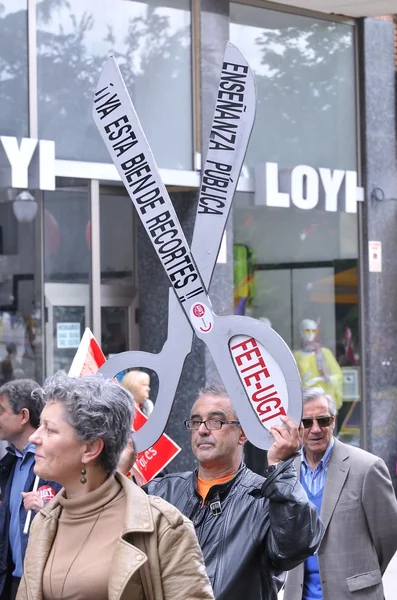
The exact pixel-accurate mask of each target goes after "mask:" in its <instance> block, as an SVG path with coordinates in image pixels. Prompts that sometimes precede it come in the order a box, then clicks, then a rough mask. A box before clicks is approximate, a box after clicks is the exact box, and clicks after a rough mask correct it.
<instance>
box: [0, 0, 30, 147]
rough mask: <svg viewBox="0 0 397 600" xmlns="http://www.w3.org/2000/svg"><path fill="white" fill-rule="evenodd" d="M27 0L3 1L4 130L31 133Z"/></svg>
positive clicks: (0, 97) (0, 101)
mask: <svg viewBox="0 0 397 600" xmlns="http://www.w3.org/2000/svg"><path fill="white" fill-rule="evenodd" d="M27 36H28V33H27V0H2V1H1V2H0V39H1V45H0V106H1V111H0V133H1V135H12V136H20V137H27V135H28V87H27V85H28V63H27V60H28V56H27V47H28V44H27Z"/></svg>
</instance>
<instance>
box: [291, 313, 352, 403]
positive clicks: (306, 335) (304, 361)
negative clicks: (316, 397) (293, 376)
mask: <svg viewBox="0 0 397 600" xmlns="http://www.w3.org/2000/svg"><path fill="white" fill-rule="evenodd" d="M299 331H300V335H301V341H302V345H301V349H300V350H296V351H295V352H294V356H295V360H296V363H297V365H298V369H299V373H300V376H301V378H302V387H303V389H308V388H312V387H315V386H321V387H322V388H323V390H324V392H325V393H326V394H329V395H330V396H332V397H333V398H334V401H335V406H336V409H337V410H339V408H340V407H341V406H342V402H343V396H342V384H343V373H342V370H341V368H340V366H339V364H338V362H337V360H336V358H335V356H334V355H333V353H332V352H331V350H329V348H324V347H323V346H321V344H320V343H319V342H317V341H316V337H317V333H318V328H317V323H316V322H315V321H313V320H312V319H303V321H302V322H301V324H300V328H299Z"/></svg>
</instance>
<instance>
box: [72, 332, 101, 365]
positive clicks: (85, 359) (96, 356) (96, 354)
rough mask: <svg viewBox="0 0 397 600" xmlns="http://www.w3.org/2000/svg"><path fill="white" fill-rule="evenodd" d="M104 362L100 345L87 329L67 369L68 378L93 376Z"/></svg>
mask: <svg viewBox="0 0 397 600" xmlns="http://www.w3.org/2000/svg"><path fill="white" fill-rule="evenodd" d="M105 362H106V358H105V355H104V353H103V352H102V350H101V347H100V345H99V344H98V342H97V341H96V339H95V338H94V335H93V333H92V331H91V330H90V329H89V328H88V327H87V328H86V330H85V331H84V334H83V337H82V338H81V341H80V344H79V347H78V348H77V352H76V355H75V357H74V359H73V362H72V364H71V367H70V369H69V376H70V377H84V375H95V373H96V372H97V371H98V369H99V367H101V366H102V365H103V364H104V363H105Z"/></svg>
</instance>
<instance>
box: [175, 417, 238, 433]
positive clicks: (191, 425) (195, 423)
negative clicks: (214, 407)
mask: <svg viewBox="0 0 397 600" xmlns="http://www.w3.org/2000/svg"><path fill="white" fill-rule="evenodd" d="M184 423H185V427H186V429H190V430H192V429H193V430H196V429H199V428H200V425H201V424H202V423H204V425H205V426H206V428H207V429H209V430H211V429H221V428H222V425H240V421H221V420H220V419H207V420H206V421H199V419H187V420H186V421H185V422H184Z"/></svg>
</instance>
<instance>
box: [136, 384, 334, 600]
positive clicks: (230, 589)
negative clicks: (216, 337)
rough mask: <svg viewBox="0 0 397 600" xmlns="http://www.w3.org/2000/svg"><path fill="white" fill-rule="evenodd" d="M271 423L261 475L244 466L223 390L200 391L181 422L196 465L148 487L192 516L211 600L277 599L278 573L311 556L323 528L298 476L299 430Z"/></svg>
mask: <svg viewBox="0 0 397 600" xmlns="http://www.w3.org/2000/svg"><path fill="white" fill-rule="evenodd" d="M282 421H283V423H284V426H274V427H273V428H272V429H271V434H272V436H273V438H274V442H273V445H272V446H271V447H270V449H269V451H268V468H267V470H266V472H265V477H261V476H260V475H257V474H255V473H253V472H252V471H250V470H249V469H248V468H247V467H246V466H245V465H244V463H243V447H244V444H245V442H246V441H247V438H246V436H245V434H244V432H243V430H242V429H241V426H240V423H239V421H238V420H237V418H236V413H235V411H234V409H233V407H232V403H231V401H230V399H229V397H228V395H227V392H226V390H225V389H224V388H222V387H218V386H209V387H207V388H204V389H203V390H201V391H200V393H199V396H198V398H197V400H196V402H195V403H194V405H193V408H192V411H191V416H190V419H188V420H187V421H185V426H186V428H187V429H189V430H190V431H191V433H192V450H193V453H194V455H195V456H196V458H197V460H198V463H199V467H198V469H197V470H196V471H194V472H188V473H177V474H175V473H174V474H168V475H166V476H165V477H163V478H157V479H154V480H153V481H151V482H150V483H149V484H148V485H147V486H146V491H147V492H148V493H150V494H154V495H156V496H160V497H162V498H164V499H165V500H167V501H168V502H170V503H171V504H173V505H174V506H176V507H177V508H178V509H179V510H180V511H181V512H182V513H183V514H184V515H186V516H187V517H188V518H189V519H191V520H192V521H193V523H194V525H195V528H196V534H197V537H198V540H199V543H200V545H201V549H202V551H203V554H204V559H205V563H206V568H207V573H208V576H209V578H210V580H211V583H212V586H213V589H214V595H215V597H216V599H217V600H241V599H243V598H246V599H250V600H275V599H276V598H277V585H276V581H277V577H278V576H280V575H281V572H282V571H286V570H289V569H292V568H293V567H295V566H296V565H298V564H299V563H301V562H302V561H304V560H305V558H307V557H308V556H311V555H312V554H313V553H314V552H315V551H316V550H317V548H318V546H319V544H320V541H321V536H322V533H323V526H322V523H321V521H320V519H319V518H318V516H317V512H316V509H315V507H314V506H313V505H312V504H311V503H310V502H309V501H308V498H307V496H306V494H305V492H304V490H303V488H302V486H301V484H300V483H299V481H298V480H297V474H296V470H295V467H294V466H293V459H294V457H295V455H296V452H297V450H299V447H300V438H299V431H298V427H297V426H296V425H295V423H293V421H291V420H290V419H289V418H287V417H282Z"/></svg>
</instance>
